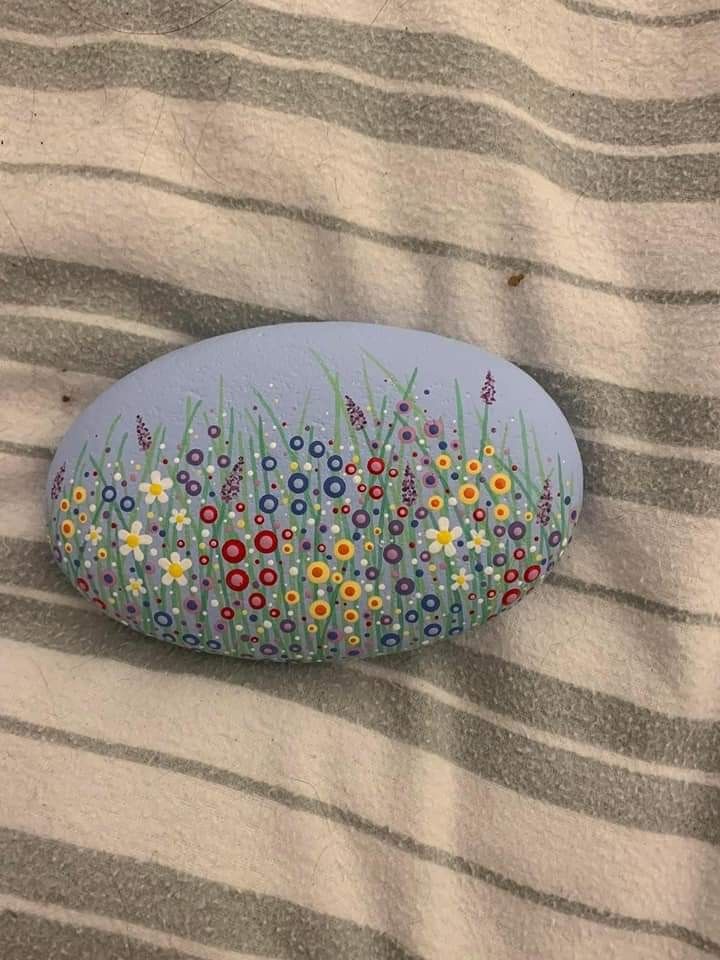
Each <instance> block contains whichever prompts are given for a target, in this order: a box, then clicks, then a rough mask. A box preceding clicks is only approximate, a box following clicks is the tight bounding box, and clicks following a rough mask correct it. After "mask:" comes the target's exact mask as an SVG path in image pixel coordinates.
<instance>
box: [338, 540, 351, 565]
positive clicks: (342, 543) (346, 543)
mask: <svg viewBox="0 0 720 960" xmlns="http://www.w3.org/2000/svg"><path fill="white" fill-rule="evenodd" d="M334 553H335V556H336V557H337V558H338V560H350V558H351V557H353V556H354V555H355V547H354V546H353V543H352V541H351V540H338V541H337V543H336V544H335V550H334Z"/></svg>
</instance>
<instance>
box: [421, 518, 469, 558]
mask: <svg viewBox="0 0 720 960" xmlns="http://www.w3.org/2000/svg"><path fill="white" fill-rule="evenodd" d="M461 535H462V528H461V527H453V528H452V530H451V529H450V521H449V520H448V518H447V517H440V519H439V520H438V525H437V530H435V529H434V528H432V527H431V528H430V529H429V530H426V531H425V536H426V537H427V539H428V540H430V541H431V543H430V548H429V549H430V553H440V551H441V550H442V551H443V552H444V553H445V556H446V557H454V556H455V554H456V553H457V547H456V546H455V541H456V540H458V539H459V538H460V536H461Z"/></svg>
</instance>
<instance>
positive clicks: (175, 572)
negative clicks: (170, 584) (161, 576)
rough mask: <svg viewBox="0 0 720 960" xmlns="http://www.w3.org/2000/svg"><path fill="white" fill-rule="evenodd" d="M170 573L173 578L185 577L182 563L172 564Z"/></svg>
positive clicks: (169, 569) (169, 568)
mask: <svg viewBox="0 0 720 960" xmlns="http://www.w3.org/2000/svg"><path fill="white" fill-rule="evenodd" d="M168 573H169V574H170V576H171V577H181V576H182V575H183V568H182V564H181V563H171V564H170V566H169V567H168Z"/></svg>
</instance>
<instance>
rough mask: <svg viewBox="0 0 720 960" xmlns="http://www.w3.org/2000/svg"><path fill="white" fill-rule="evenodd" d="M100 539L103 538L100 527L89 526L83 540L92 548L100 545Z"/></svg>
mask: <svg viewBox="0 0 720 960" xmlns="http://www.w3.org/2000/svg"><path fill="white" fill-rule="evenodd" d="M102 537H103V530H102V527H95V526H93V525H92V524H91V525H90V529H89V530H88V532H87V533H86V534H85V539H86V540H87V541H88V543H91V544H92V545H93V546H94V547H96V546H97V545H98V544H99V543H100V541H101V540H102Z"/></svg>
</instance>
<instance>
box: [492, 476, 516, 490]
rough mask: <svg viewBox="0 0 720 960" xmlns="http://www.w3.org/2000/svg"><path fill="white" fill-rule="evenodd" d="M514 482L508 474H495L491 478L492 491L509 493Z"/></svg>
mask: <svg viewBox="0 0 720 960" xmlns="http://www.w3.org/2000/svg"><path fill="white" fill-rule="evenodd" d="M511 488H512V481H511V480H510V477H509V476H508V475H507V474H506V473H495V474H493V476H492V477H490V489H491V490H492V491H493V493H509V492H510V490H511Z"/></svg>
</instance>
